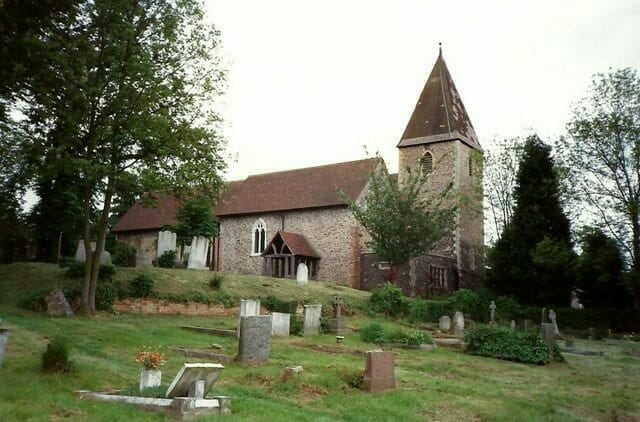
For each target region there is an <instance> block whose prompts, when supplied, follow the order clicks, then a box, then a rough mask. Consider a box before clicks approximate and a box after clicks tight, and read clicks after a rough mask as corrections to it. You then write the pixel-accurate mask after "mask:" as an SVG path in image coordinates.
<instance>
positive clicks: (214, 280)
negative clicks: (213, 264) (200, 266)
mask: <svg viewBox="0 0 640 422" xmlns="http://www.w3.org/2000/svg"><path fill="white" fill-rule="evenodd" d="M222 281H224V276H223V275H222V274H220V273H215V274H214V275H213V277H211V278H210V279H209V287H211V288H212V289H215V290H218V289H220V287H222Z"/></svg>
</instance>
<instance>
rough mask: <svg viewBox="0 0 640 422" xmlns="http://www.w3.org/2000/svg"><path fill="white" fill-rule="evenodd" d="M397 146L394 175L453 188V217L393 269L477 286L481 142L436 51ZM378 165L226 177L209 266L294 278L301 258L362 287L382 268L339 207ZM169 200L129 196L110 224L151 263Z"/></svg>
mask: <svg viewBox="0 0 640 422" xmlns="http://www.w3.org/2000/svg"><path fill="white" fill-rule="evenodd" d="M397 148H398V158H399V169H400V172H399V174H398V181H399V183H402V180H403V178H405V177H406V169H407V168H410V169H411V170H412V171H419V172H426V173H428V177H427V183H428V184H429V186H428V189H427V192H428V193H427V194H428V195H438V194H440V193H441V192H442V191H443V190H445V189H447V188H451V189H453V191H454V192H456V195H455V199H453V200H452V201H455V205H456V207H457V211H456V225H455V228H454V230H453V232H452V233H451V235H450V236H447V237H446V238H445V239H443V240H442V241H441V242H439V244H438V245H437V246H436V247H435V249H434V250H433V251H431V252H430V253H429V254H428V255H425V256H421V257H416V258H414V259H412V260H411V261H410V262H409V263H407V264H406V266H404V267H402V268H400V269H399V270H398V271H397V274H394V275H393V277H392V278H393V279H394V282H395V283H396V284H397V285H399V286H400V287H402V289H403V290H404V291H405V293H406V294H408V295H411V296H416V295H417V296H429V295H434V294H441V293H447V292H450V291H452V290H457V289H458V288H462V287H471V286H474V285H477V283H478V282H479V281H480V278H481V274H482V269H483V243H484V239H483V237H484V233H483V207H482V149H481V147H480V143H479V141H478V138H477V136H476V134H475V131H474V129H473V126H472V124H471V121H470V119H469V116H468V114H467V112H466V110H465V107H464V105H463V103H462V100H461V98H460V95H459V94H458V91H457V90H456V87H455V84H454V83H453V79H452V78H451V75H450V73H449V70H448V69H447V66H446V64H445V61H444V58H443V56H442V50H440V54H439V55H438V58H437V60H436V62H435V64H434V66H433V69H432V71H431V73H430V74H429V77H428V79H427V82H426V84H425V86H424V88H423V90H422V92H421V94H420V96H419V98H418V102H417V104H416V106H415V108H414V111H413V113H412V115H411V117H410V118H409V122H408V124H407V126H406V128H405V130H404V133H403V134H402V136H401V138H400V141H399V143H398V144H397ZM374 171H386V167H385V165H384V162H383V161H382V159H380V158H370V159H364V160H359V161H351V162H344V163H336V164H329V165H324V166H317V167H310V168H302V169H293V170H288V171H280V172H274V173H268V174H260V175H252V176H249V177H247V178H246V179H245V180H241V181H234V182H230V183H228V186H227V190H226V192H225V193H224V194H223V196H222V199H221V201H220V202H219V204H218V205H217V206H216V208H215V210H214V212H215V215H216V217H217V218H218V221H219V225H220V230H219V236H218V238H216V239H215V240H214V242H212V245H211V250H210V254H209V260H208V262H209V264H210V267H211V268H213V269H216V270H219V271H222V272H236V273H246V274H256V275H266V276H273V277H285V278H295V274H296V268H297V266H298V264H299V263H300V262H304V263H306V264H307V266H308V268H309V278H310V279H312V280H326V281H335V282H338V283H341V284H346V285H349V286H352V287H356V288H361V289H367V290H369V289H371V288H373V287H375V286H377V285H380V284H382V283H383V282H384V281H385V279H388V278H389V276H390V274H389V272H388V269H387V267H386V266H385V265H386V264H385V263H384V262H380V261H379V259H378V258H377V257H376V256H375V254H373V253H371V251H370V250H368V248H367V247H366V239H367V238H368V235H367V233H366V230H365V229H364V228H363V227H362V226H361V225H360V224H359V223H358V222H357V221H356V220H355V218H354V217H353V216H352V214H351V212H350V211H349V209H348V201H347V199H346V198H349V199H350V200H353V201H356V202H359V203H362V201H363V198H364V197H365V195H366V193H367V189H368V184H369V181H370V178H371V174H372V173H373V172H374ZM177 208H178V204H177V203H176V201H175V200H173V199H172V198H167V197H165V198H161V200H159V201H158V203H157V205H156V207H155V208H145V207H143V206H142V205H141V204H139V203H137V204H135V205H134V206H133V207H132V208H131V209H130V210H129V211H128V212H127V213H126V214H125V215H124V216H123V217H122V218H121V219H120V221H118V223H117V224H116V226H115V227H114V228H113V230H112V231H113V232H114V233H115V234H116V235H117V236H118V239H119V240H120V241H124V242H127V243H129V244H131V245H133V246H135V247H136V249H138V251H139V253H140V254H143V255H144V256H145V257H147V258H146V261H148V262H141V261H140V260H139V261H140V262H141V263H146V264H150V263H151V260H152V258H153V257H154V254H155V249H154V248H155V247H156V246H155V245H156V244H157V240H156V241H155V242H156V243H154V238H155V239H157V236H158V230H161V229H162V227H164V226H165V225H167V224H175V214H176V211H177Z"/></svg>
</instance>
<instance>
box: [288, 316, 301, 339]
mask: <svg viewBox="0 0 640 422" xmlns="http://www.w3.org/2000/svg"><path fill="white" fill-rule="evenodd" d="M303 332H304V321H303V319H302V318H300V317H299V316H298V315H296V314H295V313H294V314H291V319H290V320H289V333H290V334H291V335H294V336H301V335H302V334H303Z"/></svg>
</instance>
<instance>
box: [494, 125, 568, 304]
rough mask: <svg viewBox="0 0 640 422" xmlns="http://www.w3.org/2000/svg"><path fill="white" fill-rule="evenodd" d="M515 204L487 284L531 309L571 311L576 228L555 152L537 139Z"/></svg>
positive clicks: (528, 146) (526, 151)
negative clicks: (565, 204) (562, 193)
mask: <svg viewBox="0 0 640 422" xmlns="http://www.w3.org/2000/svg"><path fill="white" fill-rule="evenodd" d="M514 199H515V208H514V210H513V216H512V218H511V221H510V222H509V223H508V224H507V226H506V227H505V229H504V231H503V233H502V237H501V238H500V239H499V240H498V241H497V242H496V244H495V246H494V248H493V249H492V250H491V253H490V255H489V257H488V258H489V265H490V268H491V270H490V271H489V272H488V274H487V283H488V284H489V286H490V287H491V288H493V289H494V290H495V291H496V293H499V294H503V295H514V296H515V297H516V298H517V299H519V300H520V301H521V302H523V303H526V304H542V305H550V304H560V305H566V304H567V302H568V301H569V296H570V293H571V287H572V286H573V283H574V276H573V261H574V253H573V251H572V248H571V238H570V226H569V221H568V219H567V217H566V216H565V214H564V212H563V210H562V206H561V203H560V187H559V182H558V176H557V173H556V169H555V166H554V163H553V160H552V159H551V147H549V146H548V145H545V144H544V143H543V142H542V141H541V140H540V138H538V137H537V136H536V135H533V136H529V137H528V138H527V139H526V142H525V144H524V148H523V151H522V158H521V161H520V165H519V170H518V174H517V177H516V186H515V190H514Z"/></svg>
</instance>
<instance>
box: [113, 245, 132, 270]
mask: <svg viewBox="0 0 640 422" xmlns="http://www.w3.org/2000/svg"><path fill="white" fill-rule="evenodd" d="M111 260H112V261H113V263H114V264H115V265H118V266H120V267H135V266H136V248H134V247H133V246H131V245H129V244H127V243H124V242H118V243H116V245H115V246H114V248H113V254H111Z"/></svg>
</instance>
